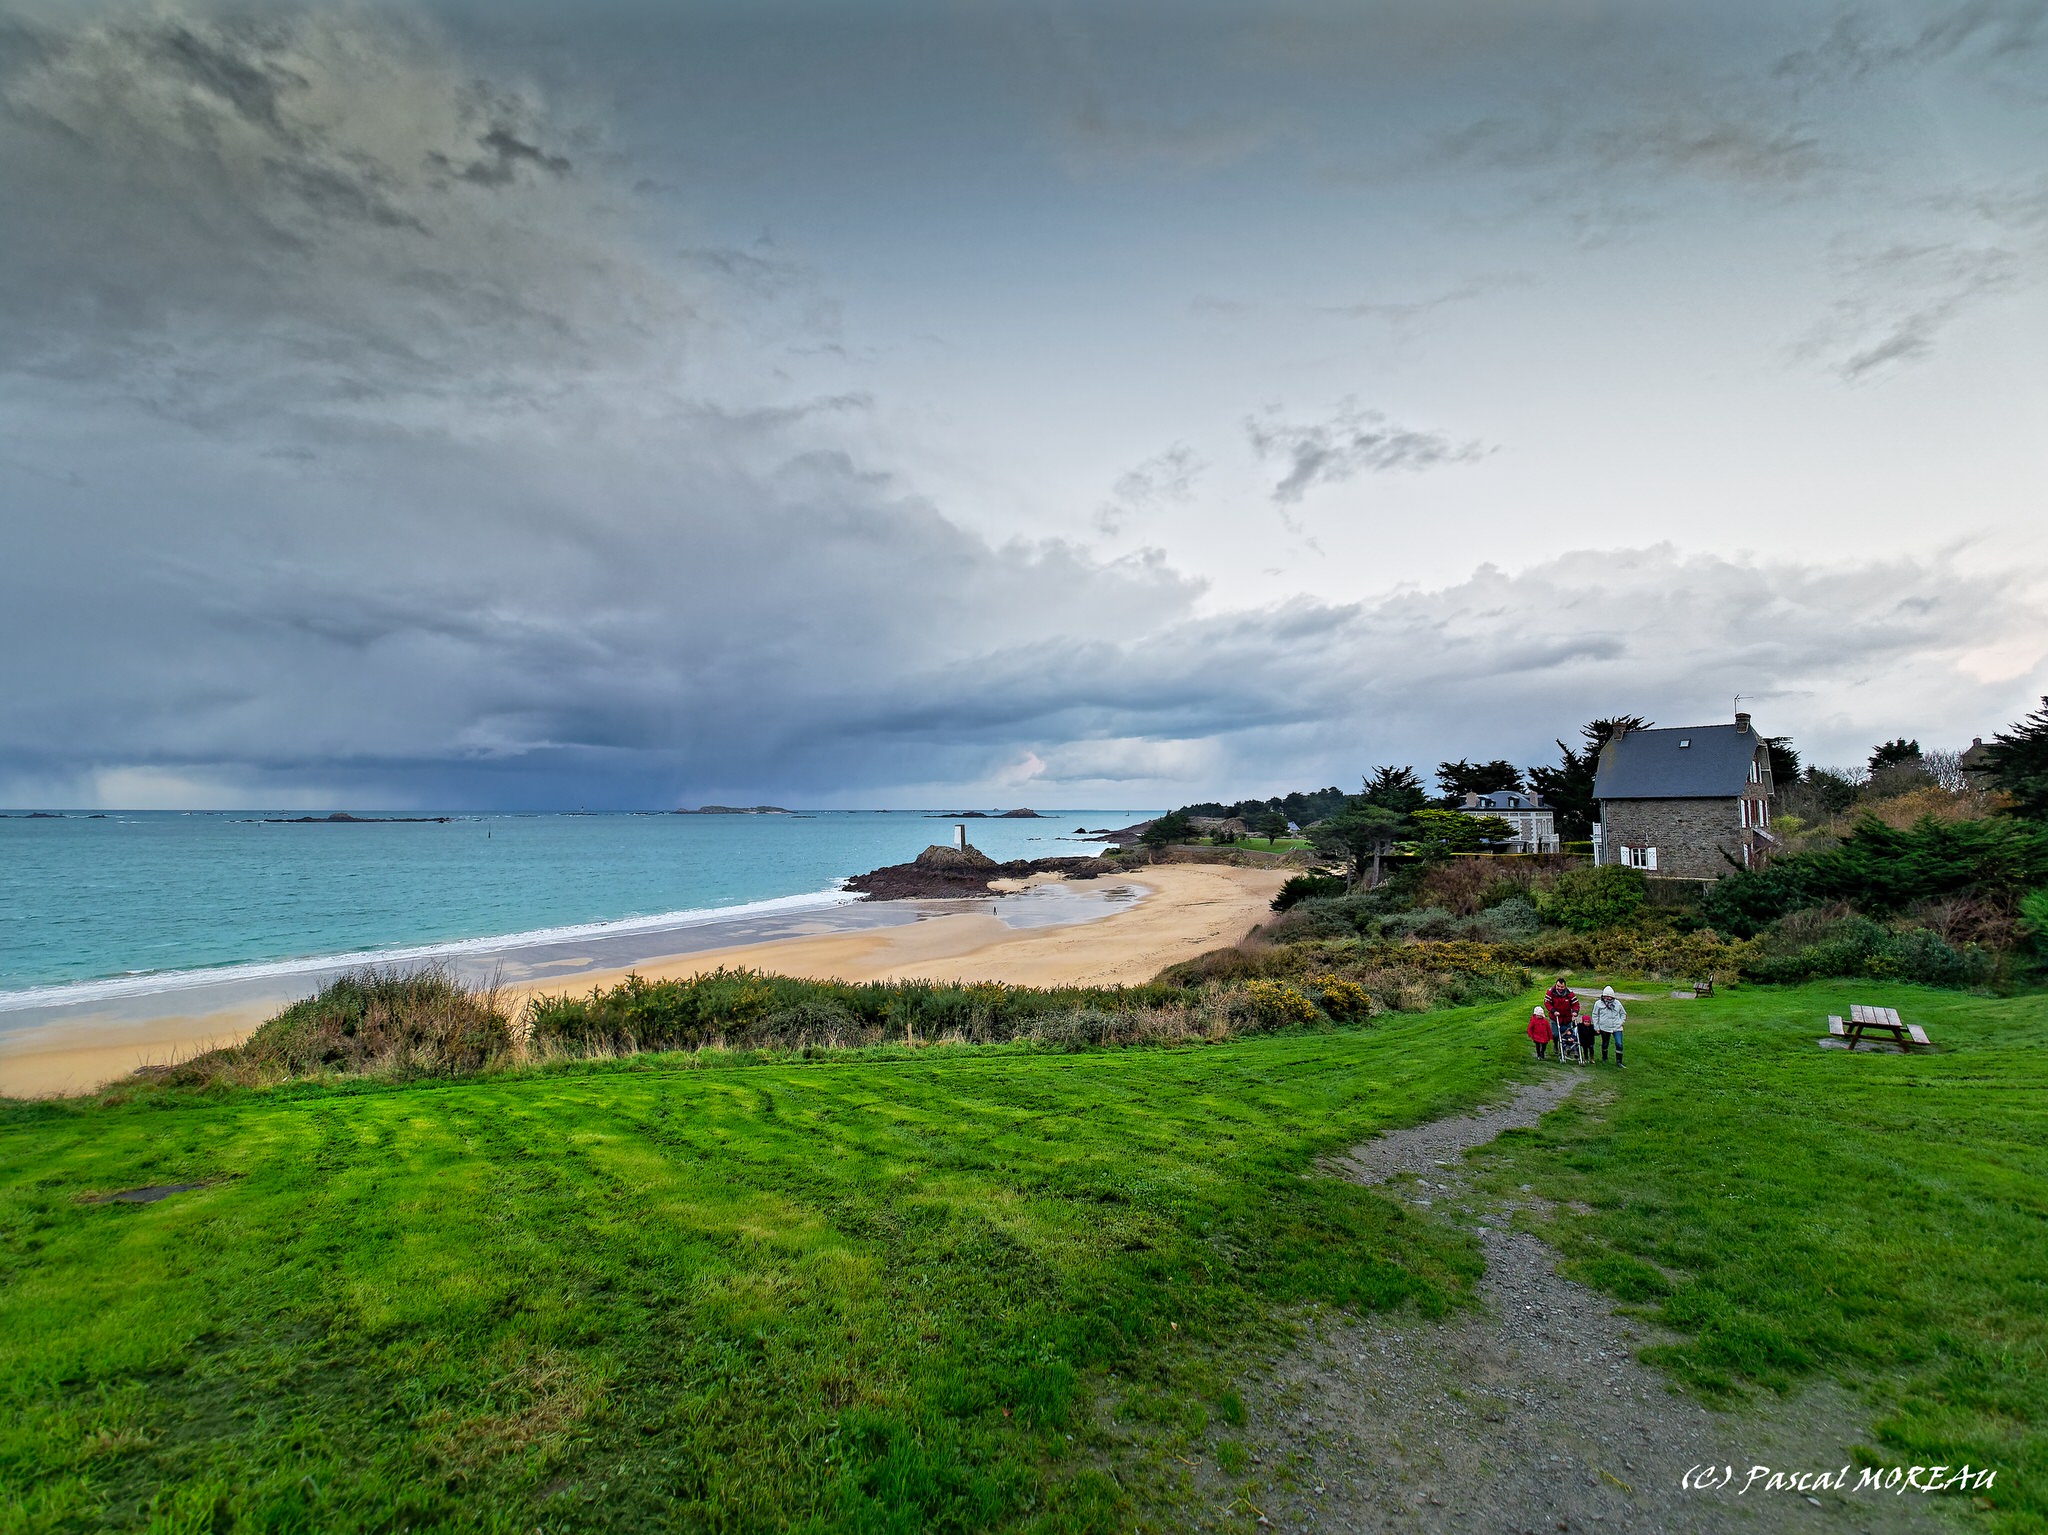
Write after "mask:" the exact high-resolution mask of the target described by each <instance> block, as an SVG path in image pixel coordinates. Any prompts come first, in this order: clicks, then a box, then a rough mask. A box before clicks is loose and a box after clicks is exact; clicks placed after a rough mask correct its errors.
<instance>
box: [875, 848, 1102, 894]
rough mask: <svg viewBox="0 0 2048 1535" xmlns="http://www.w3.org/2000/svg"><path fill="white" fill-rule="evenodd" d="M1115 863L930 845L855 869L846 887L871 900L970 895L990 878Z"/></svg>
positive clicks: (1077, 875) (1097, 868)
mask: <svg viewBox="0 0 2048 1535" xmlns="http://www.w3.org/2000/svg"><path fill="white" fill-rule="evenodd" d="M1116 867H1117V866H1116V865H1115V864H1114V863H1112V862H1111V861H1110V860H1109V859H1107V858H1018V859H1013V860H1012V861H1011V862H1009V863H997V862H996V861H995V860H994V859H993V858H991V857H989V856H988V854H986V853H984V852H982V851H981V849H979V848H973V847H969V848H957V847H937V846H934V847H928V848H926V849H925V850H924V851H923V852H922V853H919V854H918V855H917V857H915V858H914V859H912V860H911V861H910V862H909V863H895V864H890V865H888V866H887V867H886V868H881V869H876V870H874V871H873V872H872V873H869V874H857V875H855V876H854V877H853V878H852V879H850V880H848V881H847V882H846V888H847V889H848V890H852V891H855V892H857V893H858V894H860V895H861V896H862V897H864V898H865V899H867V900H870V901H907V900H929V899H933V898H937V899H940V900H944V899H947V898H949V897H950V898H954V899H959V898H974V897H984V896H988V895H990V894H992V893H993V892H991V891H990V889H989V882H990V881H991V880H996V879H1027V878H1029V877H1030V876H1031V875H1033V874H1057V875H1059V876H1061V877H1062V878H1063V879H1093V878H1095V877H1096V875H1098V874H1110V873H1114V872H1115V870H1116Z"/></svg>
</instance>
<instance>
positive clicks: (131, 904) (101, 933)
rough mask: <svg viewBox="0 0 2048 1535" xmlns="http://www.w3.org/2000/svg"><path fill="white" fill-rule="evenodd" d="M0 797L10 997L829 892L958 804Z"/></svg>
mask: <svg viewBox="0 0 2048 1535" xmlns="http://www.w3.org/2000/svg"><path fill="white" fill-rule="evenodd" d="M1157 813H1158V812H1157V811H1150V810H1103V809H1087V808H1082V809H1056V810H1049V811H1041V812H1039V813H1038V815H1037V816H1036V817H1034V818H1023V817H1017V818H1003V817H999V816H997V815H996V814H994V813H992V812H986V811H985V812H982V813H981V816H979V817H976V818H973V819H972V820H971V822H970V826H971V829H970V831H969V834H968V835H969V841H970V842H972V843H973V844H974V845H976V846H979V847H981V848H983V850H984V851H986V852H988V853H989V854H990V855H991V856H992V857H995V858H998V859H1000V860H1004V861H1007V860H1010V859H1015V858H1024V857H1048V856H1055V855H1058V854H1063V853H1075V852H1080V851H1082V850H1083V849H1084V848H1086V847H1093V846H1095V845H1097V844H1095V843H1094V842H1092V841H1091V840H1089V839H1087V838H1084V837H1081V836H1079V835H1077V828H1079V827H1081V826H1083V825H1085V826H1086V827H1088V828H1089V829H1090V830H1093V829H1095V828H1098V827H1114V826H1120V825H1127V824H1129V820H1130V819H1139V818H1142V817H1145V816H1148V815H1153V814H1157ZM0 814H4V816H5V820H4V821H0V857H4V863H5V867H6V868H7V870H8V878H7V880H6V882H5V886H4V888H0V1013H8V1012H19V1011H24V1010H30V1009H44V1008H49V1007H69V1006H74V1005H79V1004H87V1003H92V1002H96V1001H109V1002H111V1001H119V1000H122V999H130V998H135V997H143V996H149V995H153V994H156V993H161V992H171V991H179V990H186V989H191V988H195V987H204V986H216V985H220V984H223V983H235V982H241V981H260V980H266V979H274V978H280V977H289V976H292V975H296V974H301V973H311V972H317V971H323V970H333V969H335V968H337V967H360V966H365V965H391V964H419V963H437V962H447V961H454V960H474V959H479V958H488V957H490V956H492V955H494V954H500V953H503V954H511V953H514V952H524V951H532V950H536V949H541V948H547V947H549V946H552V945H562V944H577V943H583V944H589V943H600V944H601V943H605V942H606V941H608V940H620V939H628V938H643V939H644V938H646V937H647V936H649V935H656V934H660V933H663V932H670V931H673V932H678V933H684V932H688V931H689V930H691V929H695V928H702V927H706V926H713V925H717V924H725V923H745V922H748V921H750V920H753V919H760V918H771V917H777V916H785V915H786V916H798V915H803V914H814V915H815V914H821V913H825V912H829V911H831V910H832V909H833V908H835V907H839V906H845V905H850V904H853V903H854V902H855V901H856V899H857V898H856V897H854V896H852V895H850V894H848V893H846V892H845V891H844V889H843V888H842V887H843V884H844V881H845V880H847V879H848V878H850V877H851V876H853V875H855V874H859V873H863V872H866V871H867V870H869V869H872V868H876V867H879V866H881V865H883V864H888V863H895V862H902V861H905V860H907V859H909V858H913V857H915V856H916V854H917V853H918V852H919V851H920V850H921V849H922V848H924V847H926V846H928V845H930V844H932V843H940V842H946V841H949V840H950V836H949V835H948V834H946V833H943V832H939V831H937V830H936V829H932V830H926V829H925V828H923V827H918V828H917V829H915V830H913V829H912V826H911V825H906V824H905V823H906V821H910V820H911V818H920V819H922V818H929V819H932V820H938V821H945V820H949V819H952V818H954V817H957V816H963V815H964V814H965V812H961V811H957V810H921V809H915V808H911V809H899V810H879V811H845V810H823V811H794V810H793V811H792V813H790V814H788V815H760V814H736V815H711V816H705V815H698V814H685V815H677V814H674V813H673V812H648V811H574V810H572V811H553V812H549V811H503V812H476V811H465V812H445V813H444V812H439V811H421V810H417V809H406V810H403V811H390V812H371V811H352V812H350V814H353V815H356V816H358V817H361V818H363V819H359V820H357V821H356V822H354V823H349V824H331V823H330V824H329V825H327V826H323V825H322V824H321V821H322V818H319V817H316V818H315V819H314V820H313V821H311V822H306V821H302V820H301V819H300V817H301V816H304V815H309V814H311V813H310V812H303V811H273V810H263V809H248V810H232V811H231V810H201V811H120V810H94V809H74V810H68V811H57V810H45V811H42V812H40V813H36V812H31V811H8V812H0ZM385 815H388V816H390V817H391V818H392V819H389V820H379V819H376V817H381V816H385ZM1126 818H1128V819H1126ZM913 824H914V823H913ZM479 832H481V833H482V835H481V836H479V835H478V833H479ZM500 832H503V833H504V835H500ZM340 839H346V840H340ZM1061 844H1068V845H1066V846H1062V845H1061Z"/></svg>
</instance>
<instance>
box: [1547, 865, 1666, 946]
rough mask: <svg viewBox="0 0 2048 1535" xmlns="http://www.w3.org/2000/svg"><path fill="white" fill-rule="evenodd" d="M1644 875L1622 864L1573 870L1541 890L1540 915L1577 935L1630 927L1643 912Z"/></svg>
mask: <svg viewBox="0 0 2048 1535" xmlns="http://www.w3.org/2000/svg"><path fill="white" fill-rule="evenodd" d="M1643 900H1644V897H1643V876H1642V875H1641V874H1639V873H1638V872H1637V871H1636V870H1634V869H1626V868H1623V867H1622V866H1621V865H1619V864H1605V865H1602V866H1601V867H1599V868H1594V869H1570V870H1567V871H1566V872H1565V873H1563V874H1561V875H1559V876H1558V878H1557V883H1556V884H1554V885H1552V886H1551V887H1550V888H1549V889H1548V890H1543V891H1538V892H1537V895H1536V900H1535V907H1536V910H1537V912H1538V913H1539V914H1540V915H1541V916H1542V917H1543V918H1544V920H1546V921H1549V922H1554V923H1556V924H1557V925H1558V926H1559V927H1568V928H1570V929H1571V930H1572V931H1573V932H1575V933H1597V932H1600V931H1602V930H1604V929H1607V928H1621V927H1628V926H1631V925H1632V924H1633V923H1634V922H1635V921H1636V920H1637V919H1638V918H1639V917H1641V915H1642V911H1643Z"/></svg>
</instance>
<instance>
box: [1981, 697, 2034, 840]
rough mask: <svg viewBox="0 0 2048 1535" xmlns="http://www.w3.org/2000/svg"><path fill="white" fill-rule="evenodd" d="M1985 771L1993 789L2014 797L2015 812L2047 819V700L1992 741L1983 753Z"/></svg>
mask: <svg viewBox="0 0 2048 1535" xmlns="http://www.w3.org/2000/svg"><path fill="white" fill-rule="evenodd" d="M1984 771H1985V774H1986V775H1987V776H1988V777H1989V778H1990V779H1991V782H1992V783H1993V784H1994V785H1996V786H1997V787H1998V788H1999V789H2001V790H2003V791H2004V792H2005V793H2007V794H2009V795H2010V796H2012V803H2013V809H2014V811H2015V812H2017V813H2018V814H2020V815H2023V816H2031V817H2035V818H2048V696H2044V697H2043V698H2042V700H2041V707H2040V708H2038V709H2036V710H2035V711H2034V712H2033V713H2032V714H2030V715H2028V716H2027V717H2026V718H2025V719H2023V720H2021V721H2020V722H2019V723H2018V724H2017V725H2015V726H2013V727H2012V729H2011V730H2009V731H2007V732H2005V733H2004V734H2003V735H1995V736H1993V737H1992V738H1991V745H1990V746H1989V747H1987V748H1986V749H1985V752H1984Z"/></svg>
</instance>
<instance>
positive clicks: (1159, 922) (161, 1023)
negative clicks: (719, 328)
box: [0, 864, 1286, 1097]
mask: <svg viewBox="0 0 2048 1535" xmlns="http://www.w3.org/2000/svg"><path fill="white" fill-rule="evenodd" d="M1285 878H1286V871H1285V870H1274V869H1250V868H1239V867H1235V866H1231V865H1226V864H1161V865H1153V866H1150V867H1146V868H1143V869H1137V870H1133V871H1132V872H1131V873H1130V874H1128V875H1121V876H1118V877H1117V878H1116V879H1114V880H1104V881H1102V882H1101V885H1100V886H1099V887H1097V888H1096V889H1093V890H1084V889H1082V888H1081V886H1079V885H1077V884H1066V885H1062V884H1061V883H1060V882H1058V881H1041V880H1033V881H1028V882H1015V883H1014V884H1013V886H1012V888H1023V887H1026V886H1039V887H1042V888H1045V889H1047V890H1048V893H1054V894H1058V895H1065V894H1066V893H1067V892H1069V891H1071V892H1073V893H1074V894H1075V895H1076V896H1100V897H1104V898H1105V899H1102V900H1100V901H1099V902H1095V903H1091V904H1089V905H1087V906H1082V905H1079V904H1076V905H1074V907H1073V910H1074V911H1075V913H1076V914H1077V915H1076V920H1071V921H1053V922H1049V923H1047V924H1045V925H1038V926H1018V925H1015V924H1014V923H1013V922H1006V921H1004V920H1003V918H1001V917H999V916H997V915H996V914H995V907H996V903H995V902H994V901H992V900H965V901H947V902H937V901H929V902H918V903H914V905H913V904H912V903H903V907H904V908H908V909H898V910H896V911H894V912H891V911H890V910H889V909H888V908H889V905H890V904H891V903H862V904H861V905H858V906H854V907H851V908H841V910H845V911H849V912H859V913H862V914H863V915H869V914H871V918H872V920H873V921H874V922H875V923H876V925H871V926H861V927H854V928H843V927H840V928H834V927H828V926H826V925H825V924H824V923H823V922H819V923H818V924H816V925H817V927H818V928H819V930H816V931H809V932H794V933H789V934H786V935H776V936H762V937H742V938H741V939H740V941H737V942H730V941H729V942H725V943H714V944H711V945H709V946H704V947H694V948H693V947H687V946H684V947H679V948H675V949H671V950H669V951H667V952H651V953H647V954H644V955H635V956H634V957H633V958H632V959H631V960H630V961H629V962H621V963H617V964H598V965H588V964H586V965H584V966H582V967H579V968H574V969H573V970H568V971H566V972H561V971H557V972H555V973H548V974H529V975H523V976H520V977H518V978H517V979H512V980H508V981H506V982H505V983H504V984H503V985H502V988H501V990H502V992H503V994H504V995H505V997H506V998H507V999H508V1000H509V1001H510V1002H511V1003H512V1004H513V1006H514V1007H515V1008H516V1007H518V1006H521V1005H523V1004H524V1003H525V1001H526V999H527V998H528V997H530V996H533V995H535V994H538V993H555V994H559V993H561V992H564V991H572V992H576V993H579V994H580V993H583V992H587V991H589V990H590V989H591V988H592V987H599V988H602V987H607V986H612V985H616V984H617V983H618V982H620V981H622V980H624V979H625V978H626V976H627V975H628V974H637V975H640V976H642V977H644V978H646V979H649V980H665V979H671V978H678V977H683V976H689V975H696V974H700V973H702V972H704V971H707V970H715V969H718V968H719V967H721V966H724V967H726V968H729V969H731V968H748V969H756V970H763V971H769V972H772V973H776V974H782V975H793V976H801V977H804V978H807V979H815V980H830V979H837V980H845V981H870V980H905V979H913V978H922V979H931V980H940V981H954V980H971V981H1001V982H1005V983H1007V984H1011V985H1019V986H1068V985H1073V986H1114V985H1132V984H1136V983H1139V982H1143V981H1147V980H1150V979H1151V978H1152V977H1153V976H1154V975H1156V974H1158V972H1159V971H1160V970H1162V969H1164V968H1165V967H1166V966H1168V965H1170V964H1173V963H1175V962H1176V961H1179V960H1183V959H1189V958H1192V957H1193V956H1194V955H1197V954H1200V953H1203V952H1205V951H1206V950H1209V949H1214V948H1219V947H1222V946H1224V945H1227V944H1230V943H1234V942H1236V941H1237V940H1238V939H1240V938H1242V937H1243V936H1244V935H1245V934H1246V933H1247V932H1249V931H1250V929H1251V928H1252V927H1253V926H1254V925H1255V924H1257V923H1259V922H1262V921H1264V920H1265V919H1266V918H1267V916H1268V915H1269V903H1270V902H1271V900H1272V898H1273V895H1274V893H1275V892H1277V891H1278V889H1279V888H1280V885H1281V884H1282V883H1283V881H1284V880H1285ZM1088 883H1089V884H1091V885H1092V884H1094V882H1088ZM1119 887H1134V888H1135V890H1136V892H1138V893H1139V896H1140V898H1137V899H1132V900H1129V901H1128V902H1127V903H1126V902H1119V901H1116V900H1112V899H1106V898H1107V897H1109V896H1110V895H1111V892H1112V891H1114V890H1116V889H1117V888H1119ZM1032 894H1033V895H1036V894H1038V891H1037V890H1036V889H1034V890H1033V891H1032ZM1012 899H1013V900H1014V899H1016V897H1014V896H1013V897H1012ZM1098 911H1099V912H1100V914H1095V913H1096V912H1098ZM1055 915H1059V913H1056V914H1055ZM688 931H689V930H682V932H683V933H687V932H688ZM654 936H657V935H650V937H654ZM658 936H660V937H666V938H673V937H676V936H681V934H680V933H678V934H661V935H658ZM700 936H703V937H706V938H711V937H713V936H715V930H709V931H703V932H701V933H700ZM552 963H555V964H560V965H565V964H567V963H569V962H567V961H556V962H552ZM302 994H303V989H302ZM150 1000H152V999H139V1000H138V999H130V1006H129V1007H128V1008H127V1009H126V1013H125V1016H124V1015H123V1014H122V1013H120V1012H114V1011H105V1010H102V1011H92V1012H84V1013H82V1014H81V1015H77V1016H70V1017H66V1018H64V1019H63V1020H62V1021H61V1022H52V1023H50V1024H48V1025H45V1026H42V1027H38V1028H32V1029H26V1030H22V1031H20V1032H18V1033H15V1034H12V1035H0V1095H4V1096H8V1097H48V1096H63V1095H68V1094H78V1093H85V1092H90V1091H92V1090H93V1089H95V1088H97V1087H99V1086H101V1085H103V1084H105V1083H107V1082H110V1081H113V1080H115V1079H117V1078H119V1077H122V1076H125V1075H127V1074H129V1073H130V1072H132V1071H134V1070H135V1069H136V1068H137V1067H139V1066H146V1065H163V1064H166V1063H169V1062H173V1061H177V1060H182V1059H186V1058H189V1057H190V1056H192V1055H196V1054H198V1053H200V1052H201V1051H203V1050H208V1049H213V1048H217V1047H219V1046H222V1045H230V1044H236V1043H239V1042H240V1041H241V1040H242V1039H244V1038H246V1037H247V1036H248V1035H249V1033H250V1032H251V1031H252V1030H254V1029H255V1028H256V1027H257V1026H258V1025H259V1024H261V1023H262V1022H263V1021H264V1020H265V1019H266V1018H268V1017H270V1016H272V1015H273V1014H274V1013H275V1012H276V1011H277V1010H278V1008H279V1007H280V1006H281V1005H282V1001H283V1000H289V998H284V999H282V1000H281V999H280V997H279V996H278V995H276V994H271V995H266V996H262V997H257V998H250V999H247V1000H244V1001H240V1002H236V1003H232V1004H230V1005H226V1006H221V1007H215V1008H210V1009H204V1010H201V1009H194V1008H191V1007H190V1006H189V1005H187V1006H183V1007H182V1008H181V1010H179V1011H175V1012H173V1011H169V1010H168V1009H169V1008H170V1007H172V1006H176V1005H178V1003H177V1001H175V1000H174V998H173V995H172V994H169V993H166V994H165V995H164V997H163V999H162V1004H163V1006H164V1008H165V1009H166V1010H165V1011H161V1012H151V1011H149V1010H148V1007H147V1004H148V1002H149V1001H150Z"/></svg>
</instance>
